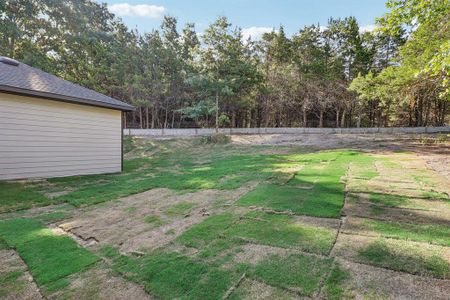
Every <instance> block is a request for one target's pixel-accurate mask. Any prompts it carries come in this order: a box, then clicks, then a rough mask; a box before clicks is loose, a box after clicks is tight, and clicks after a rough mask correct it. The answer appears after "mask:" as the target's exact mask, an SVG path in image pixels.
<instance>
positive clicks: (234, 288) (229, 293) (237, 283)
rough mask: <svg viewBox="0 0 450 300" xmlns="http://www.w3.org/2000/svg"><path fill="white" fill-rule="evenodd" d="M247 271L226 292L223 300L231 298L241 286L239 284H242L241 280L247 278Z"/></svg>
mask: <svg viewBox="0 0 450 300" xmlns="http://www.w3.org/2000/svg"><path fill="white" fill-rule="evenodd" d="M246 276H247V275H246V273H245V272H244V274H242V276H241V277H240V278H239V280H238V281H237V282H236V283H235V284H234V285H232V286H231V287H230V288H229V289H228V291H227V292H226V293H225V295H224V296H223V297H222V300H227V299H228V298H230V296H231V295H232V294H233V293H234V291H235V290H236V289H237V288H238V287H239V285H240V284H241V282H242V281H243V280H244V279H245V277H246Z"/></svg>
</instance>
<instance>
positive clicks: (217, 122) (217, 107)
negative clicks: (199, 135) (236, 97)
mask: <svg viewBox="0 0 450 300" xmlns="http://www.w3.org/2000/svg"><path fill="white" fill-rule="evenodd" d="M218 132H219V91H216V133H218Z"/></svg>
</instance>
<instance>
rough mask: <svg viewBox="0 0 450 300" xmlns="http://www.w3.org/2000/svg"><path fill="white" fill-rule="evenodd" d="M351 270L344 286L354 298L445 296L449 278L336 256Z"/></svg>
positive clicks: (447, 293)
mask: <svg viewBox="0 0 450 300" xmlns="http://www.w3.org/2000/svg"><path fill="white" fill-rule="evenodd" d="M339 263H340V265H341V266H342V267H343V268H344V269H345V270H347V271H348V272H349V273H350V279H349V280H348V281H347V282H346V283H345V288H346V289H347V290H349V291H351V294H352V296H353V297H355V298H356V299H442V300H444V299H448V295H450V281H449V280H440V279H434V278H426V277H422V276H416V275H411V274H406V273H401V272H396V271H391V270H386V269H383V268H377V267H373V266H369V265H365V264H360V263H354V262H350V261H348V260H343V259H339Z"/></svg>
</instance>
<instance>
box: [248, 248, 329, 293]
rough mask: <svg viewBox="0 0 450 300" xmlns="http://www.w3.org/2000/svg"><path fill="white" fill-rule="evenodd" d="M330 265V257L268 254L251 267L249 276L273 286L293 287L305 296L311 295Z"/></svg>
mask: <svg viewBox="0 0 450 300" xmlns="http://www.w3.org/2000/svg"><path fill="white" fill-rule="evenodd" d="M331 267H332V260H331V259H322V258H319V257H313V256H306V255H302V254H291V255H288V256H286V257H281V256H278V255H270V256H269V257H268V258H267V259H265V260H263V261H262V262H260V263H258V264H257V265H256V266H254V267H253V268H251V271H250V272H249V276H250V277H254V278H256V279H258V280H263V281H264V282H266V283H267V284H270V285H273V286H278V287H281V288H290V289H295V290H298V291H300V292H301V293H302V294H303V295H305V296H312V295H313V294H314V292H315V291H316V290H317V289H318V287H319V284H320V281H321V279H322V278H323V277H324V276H326V274H327V273H328V270H329V269H330V268H331Z"/></svg>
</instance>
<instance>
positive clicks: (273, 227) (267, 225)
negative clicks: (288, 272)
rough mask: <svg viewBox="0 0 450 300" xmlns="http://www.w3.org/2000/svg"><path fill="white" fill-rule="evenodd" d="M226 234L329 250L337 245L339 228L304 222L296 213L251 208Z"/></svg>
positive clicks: (255, 240) (259, 242)
mask: <svg viewBox="0 0 450 300" xmlns="http://www.w3.org/2000/svg"><path fill="white" fill-rule="evenodd" d="M225 235H226V236H229V237H235V238H236V237H238V238H244V239H246V240H252V241H254V242H256V243H258V244H265V245H270V246H278V247H284V248H297V249H301V250H303V251H307V252H313V253H318V254H326V253H328V251H329V250H330V249H331V246H332V245H333V242H334V239H335V236H336V230H334V229H328V228H323V227H318V226H314V225H307V224H302V223H299V222H296V221H295V218H294V217H292V216H286V215H275V214H267V213H262V212H250V213H248V214H246V215H245V216H244V218H243V219H241V220H240V221H239V222H237V223H235V224H234V225H232V226H231V227H230V228H228V230H227V231H226V232H225Z"/></svg>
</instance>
